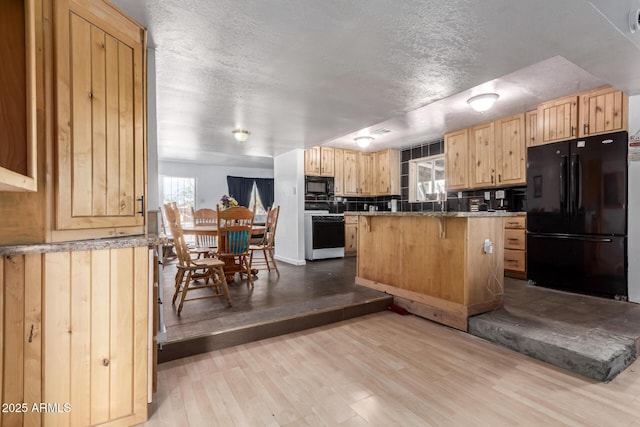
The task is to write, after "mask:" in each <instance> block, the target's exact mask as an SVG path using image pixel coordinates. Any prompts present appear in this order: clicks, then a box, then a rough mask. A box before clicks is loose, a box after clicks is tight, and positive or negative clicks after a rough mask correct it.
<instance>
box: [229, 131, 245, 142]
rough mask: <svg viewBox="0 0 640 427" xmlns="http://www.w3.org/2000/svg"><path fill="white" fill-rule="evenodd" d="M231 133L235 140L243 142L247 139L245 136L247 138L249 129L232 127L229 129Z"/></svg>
mask: <svg viewBox="0 0 640 427" xmlns="http://www.w3.org/2000/svg"><path fill="white" fill-rule="evenodd" d="M231 133H232V134H233V136H234V138H235V139H236V141H238V142H245V141H246V140H247V138H249V133H250V132H249V131H248V130H244V129H234V130H232V131H231Z"/></svg>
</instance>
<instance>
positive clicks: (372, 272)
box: [358, 216, 404, 288]
mask: <svg viewBox="0 0 640 427" xmlns="http://www.w3.org/2000/svg"><path fill="white" fill-rule="evenodd" d="M402 219H403V218H399V217H383V216H359V217H358V277H361V278H363V279H367V280H371V281H373V282H378V283H383V284H385V285H389V286H393V287H396V288H401V287H402V284H403V282H404V278H403V274H404V269H403V268H402V256H403V254H402V227H403V223H402V221H401V220H402Z"/></svg>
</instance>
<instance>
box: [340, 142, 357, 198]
mask: <svg viewBox="0 0 640 427" xmlns="http://www.w3.org/2000/svg"><path fill="white" fill-rule="evenodd" d="M343 169H344V171H343V173H344V176H343V178H344V180H343V189H344V191H343V195H344V196H358V195H359V192H358V185H359V181H358V152H357V151H351V150H344V162H343Z"/></svg>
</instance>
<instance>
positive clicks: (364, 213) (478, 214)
mask: <svg viewBox="0 0 640 427" xmlns="http://www.w3.org/2000/svg"><path fill="white" fill-rule="evenodd" d="M344 214H345V215H356V216H358V215H361V216H435V217H453V218H473V217H480V218H486V217H512V216H524V215H526V214H527V213H526V212H507V211H480V212H451V211H449V212H439V211H420V212H389V211H349V212H345V213H344Z"/></svg>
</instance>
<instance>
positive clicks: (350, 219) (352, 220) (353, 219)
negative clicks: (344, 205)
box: [344, 215, 358, 224]
mask: <svg viewBox="0 0 640 427" xmlns="http://www.w3.org/2000/svg"><path fill="white" fill-rule="evenodd" d="M344 223H345V224H357V223H358V217H357V216H355V215H345V216H344Z"/></svg>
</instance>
